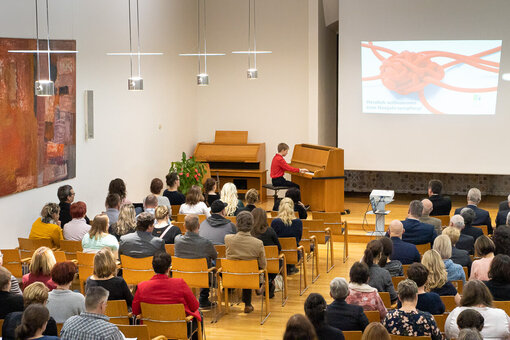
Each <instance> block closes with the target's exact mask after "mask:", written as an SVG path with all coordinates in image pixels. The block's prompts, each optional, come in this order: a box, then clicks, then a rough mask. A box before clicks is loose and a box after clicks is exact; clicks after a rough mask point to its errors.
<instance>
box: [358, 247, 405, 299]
mask: <svg viewBox="0 0 510 340" xmlns="http://www.w3.org/2000/svg"><path fill="white" fill-rule="evenodd" d="M382 252H383V245H382V243H381V241H380V240H372V241H370V242H368V244H367V248H366V249H365V253H364V254H363V258H362V259H361V262H363V263H365V264H366V265H367V266H368V270H369V277H370V278H369V279H368V284H369V285H370V286H372V287H374V288H376V289H377V291H379V292H388V293H390V299H391V301H392V302H394V301H396V300H397V293H396V292H395V288H394V287H393V282H392V281H391V275H390V273H389V272H388V271H387V270H386V269H383V268H381V267H379V265H378V264H377V263H378V262H379V260H380V259H381V256H382Z"/></svg>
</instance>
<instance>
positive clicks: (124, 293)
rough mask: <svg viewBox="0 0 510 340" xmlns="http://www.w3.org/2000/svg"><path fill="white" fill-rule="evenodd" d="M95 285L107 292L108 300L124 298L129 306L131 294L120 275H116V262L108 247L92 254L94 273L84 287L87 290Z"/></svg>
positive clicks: (131, 300)
mask: <svg viewBox="0 0 510 340" xmlns="http://www.w3.org/2000/svg"><path fill="white" fill-rule="evenodd" d="M97 286H99V287H103V288H104V289H106V290H107V291H108V292H109V295H108V300H126V303H127V305H128V307H129V308H131V303H132V302H133V294H131V291H130V290H129V287H128V285H127V284H126V281H124V279H123V278H122V276H117V263H116V262H115V257H114V256H113V253H112V251H111V250H110V248H103V249H101V250H100V251H98V252H97V253H96V255H95V256H94V274H92V276H90V277H89V278H88V279H87V283H86V287H87V290H88V289H89V288H90V287H97Z"/></svg>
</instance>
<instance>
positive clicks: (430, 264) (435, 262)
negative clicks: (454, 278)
mask: <svg viewBox="0 0 510 340" xmlns="http://www.w3.org/2000/svg"><path fill="white" fill-rule="evenodd" d="M421 263H422V264H423V265H424V266H425V267H426V268H427V269H428V271H429V277H428V279H427V283H426V287H427V289H435V288H441V287H443V286H444V285H445V284H446V282H448V274H447V272H446V267H445V265H444V262H443V259H441V255H439V253H438V252H437V251H435V250H434V249H430V250H427V251H426V252H425V254H423V257H422V259H421Z"/></svg>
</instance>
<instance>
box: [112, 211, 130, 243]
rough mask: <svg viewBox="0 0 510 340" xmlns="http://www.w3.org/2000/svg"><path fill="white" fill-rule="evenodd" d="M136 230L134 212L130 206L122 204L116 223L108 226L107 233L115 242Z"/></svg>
mask: <svg viewBox="0 0 510 340" xmlns="http://www.w3.org/2000/svg"><path fill="white" fill-rule="evenodd" d="M135 230H136V211H135V206H134V205H132V204H124V205H123V206H122V207H120V212H119V218H118V220H117V223H114V224H112V225H110V227H109V228H108V232H109V233H110V234H112V235H113V236H115V238H116V239H117V241H120V237H121V236H124V235H126V234H130V233H134V232H135Z"/></svg>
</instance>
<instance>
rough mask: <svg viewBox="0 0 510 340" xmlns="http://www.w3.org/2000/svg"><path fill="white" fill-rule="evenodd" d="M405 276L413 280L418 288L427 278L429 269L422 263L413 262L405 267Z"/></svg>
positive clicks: (422, 285)
mask: <svg viewBox="0 0 510 340" xmlns="http://www.w3.org/2000/svg"><path fill="white" fill-rule="evenodd" d="M407 278H408V279H409V280H412V281H414V282H415V283H416V286H418V288H421V287H424V286H425V284H426V283H427V280H428V278H429V270H428V269H427V267H425V266H424V265H423V264H421V263H418V262H415V263H413V264H411V265H410V266H409V268H408V269H407Z"/></svg>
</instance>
